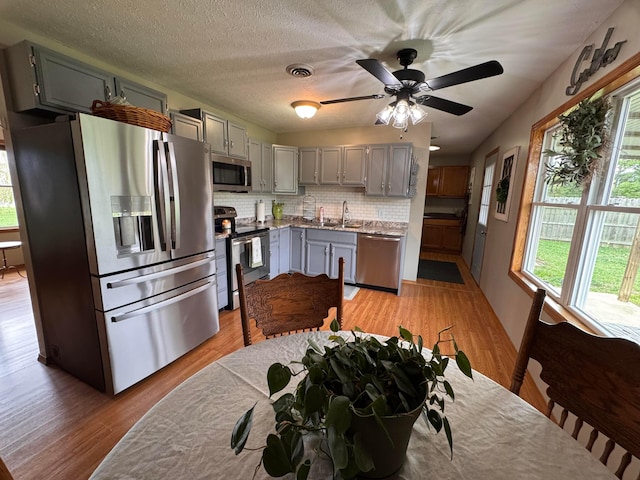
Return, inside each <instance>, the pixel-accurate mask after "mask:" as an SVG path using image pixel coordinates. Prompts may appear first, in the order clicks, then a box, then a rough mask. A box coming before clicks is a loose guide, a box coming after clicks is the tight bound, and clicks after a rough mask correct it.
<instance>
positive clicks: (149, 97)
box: [115, 77, 167, 113]
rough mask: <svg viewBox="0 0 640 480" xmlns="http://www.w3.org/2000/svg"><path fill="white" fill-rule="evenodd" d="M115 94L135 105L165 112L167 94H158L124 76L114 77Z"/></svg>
mask: <svg viewBox="0 0 640 480" xmlns="http://www.w3.org/2000/svg"><path fill="white" fill-rule="evenodd" d="M115 80H116V94H117V95H120V96H121V97H123V98H126V99H127V101H128V102H129V103H130V104H131V105H133V106H135V107H142V108H147V109H149V110H155V111H156V112H160V113H165V112H166V111H167V96H166V95H164V94H160V95H158V93H159V92H157V91H156V90H153V89H152V88H149V87H145V86H144V85H140V84H138V83H135V82H132V81H131V80H127V79H126V78H120V77H116V79H115Z"/></svg>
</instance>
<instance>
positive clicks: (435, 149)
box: [429, 145, 440, 152]
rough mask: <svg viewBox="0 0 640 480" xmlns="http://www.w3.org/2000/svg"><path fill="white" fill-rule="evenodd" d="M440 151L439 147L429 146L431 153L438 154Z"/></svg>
mask: <svg viewBox="0 0 640 480" xmlns="http://www.w3.org/2000/svg"><path fill="white" fill-rule="evenodd" d="M438 150H440V147H439V146H438V145H429V151H430V152H437V151H438Z"/></svg>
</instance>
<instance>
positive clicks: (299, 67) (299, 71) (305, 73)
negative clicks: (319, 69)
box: [285, 63, 314, 78]
mask: <svg viewBox="0 0 640 480" xmlns="http://www.w3.org/2000/svg"><path fill="white" fill-rule="evenodd" d="M285 70H286V71H287V73H288V74H289V75H291V76H292V77H299V78H304V77H310V76H311V75H313V72H314V69H313V67H311V66H309V65H305V64H304V63H294V64H292V65H289V66H288V67H287V68H286V69H285Z"/></svg>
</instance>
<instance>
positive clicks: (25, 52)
mask: <svg viewBox="0 0 640 480" xmlns="http://www.w3.org/2000/svg"><path fill="white" fill-rule="evenodd" d="M5 55H6V59H7V71H8V76H9V82H10V85H11V92H12V101H13V110H15V111H17V112H23V111H27V110H33V109H38V110H47V111H51V112H55V113H69V112H84V113H90V112H91V104H92V103H93V101H94V100H101V101H106V100H109V99H110V98H111V97H113V96H116V95H120V94H121V93H123V94H124V95H126V97H127V100H129V102H130V103H131V104H132V105H135V106H138V107H143V108H149V109H151V110H156V111H159V112H162V113H165V112H166V105H167V96H166V95H165V94H164V93H162V92H159V91H157V90H153V89H151V88H148V87H145V86H143V85H140V84H138V83H135V82H132V81H130V80H127V79H125V78H122V77H119V76H116V75H114V74H113V73H110V72H107V71H104V70H101V69H99V68H96V67H93V66H91V65H89V64H86V63H83V62H81V61H79V60H76V59H74V58H71V57H68V56H66V55H63V54H61V53H58V52H55V51H53V50H49V49H47V48H44V47H41V46H40V45H36V44H34V43H31V42H29V41H26V40H25V41H22V42H20V43H17V44H16V45H13V46H11V47H9V48H7V49H6V50H5Z"/></svg>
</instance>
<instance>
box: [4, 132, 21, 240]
mask: <svg viewBox="0 0 640 480" xmlns="http://www.w3.org/2000/svg"><path fill="white" fill-rule="evenodd" d="M0 150H3V151H5V152H6V154H7V160H9V150H8V148H7V144H6V143H5V141H4V139H2V138H0ZM9 170H11V165H9ZM0 187H11V188H12V189H13V194H14V201H15V192H16V190H15V186H14V185H13V179H11V184H9V185H4V184H3V185H0ZM17 210H18V205H17V202H16V215H17V213H18V211H17ZM19 230H20V225H19V224H18V225H15V226H12V227H2V226H0V232H4V233H9V232H18V231H19Z"/></svg>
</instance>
